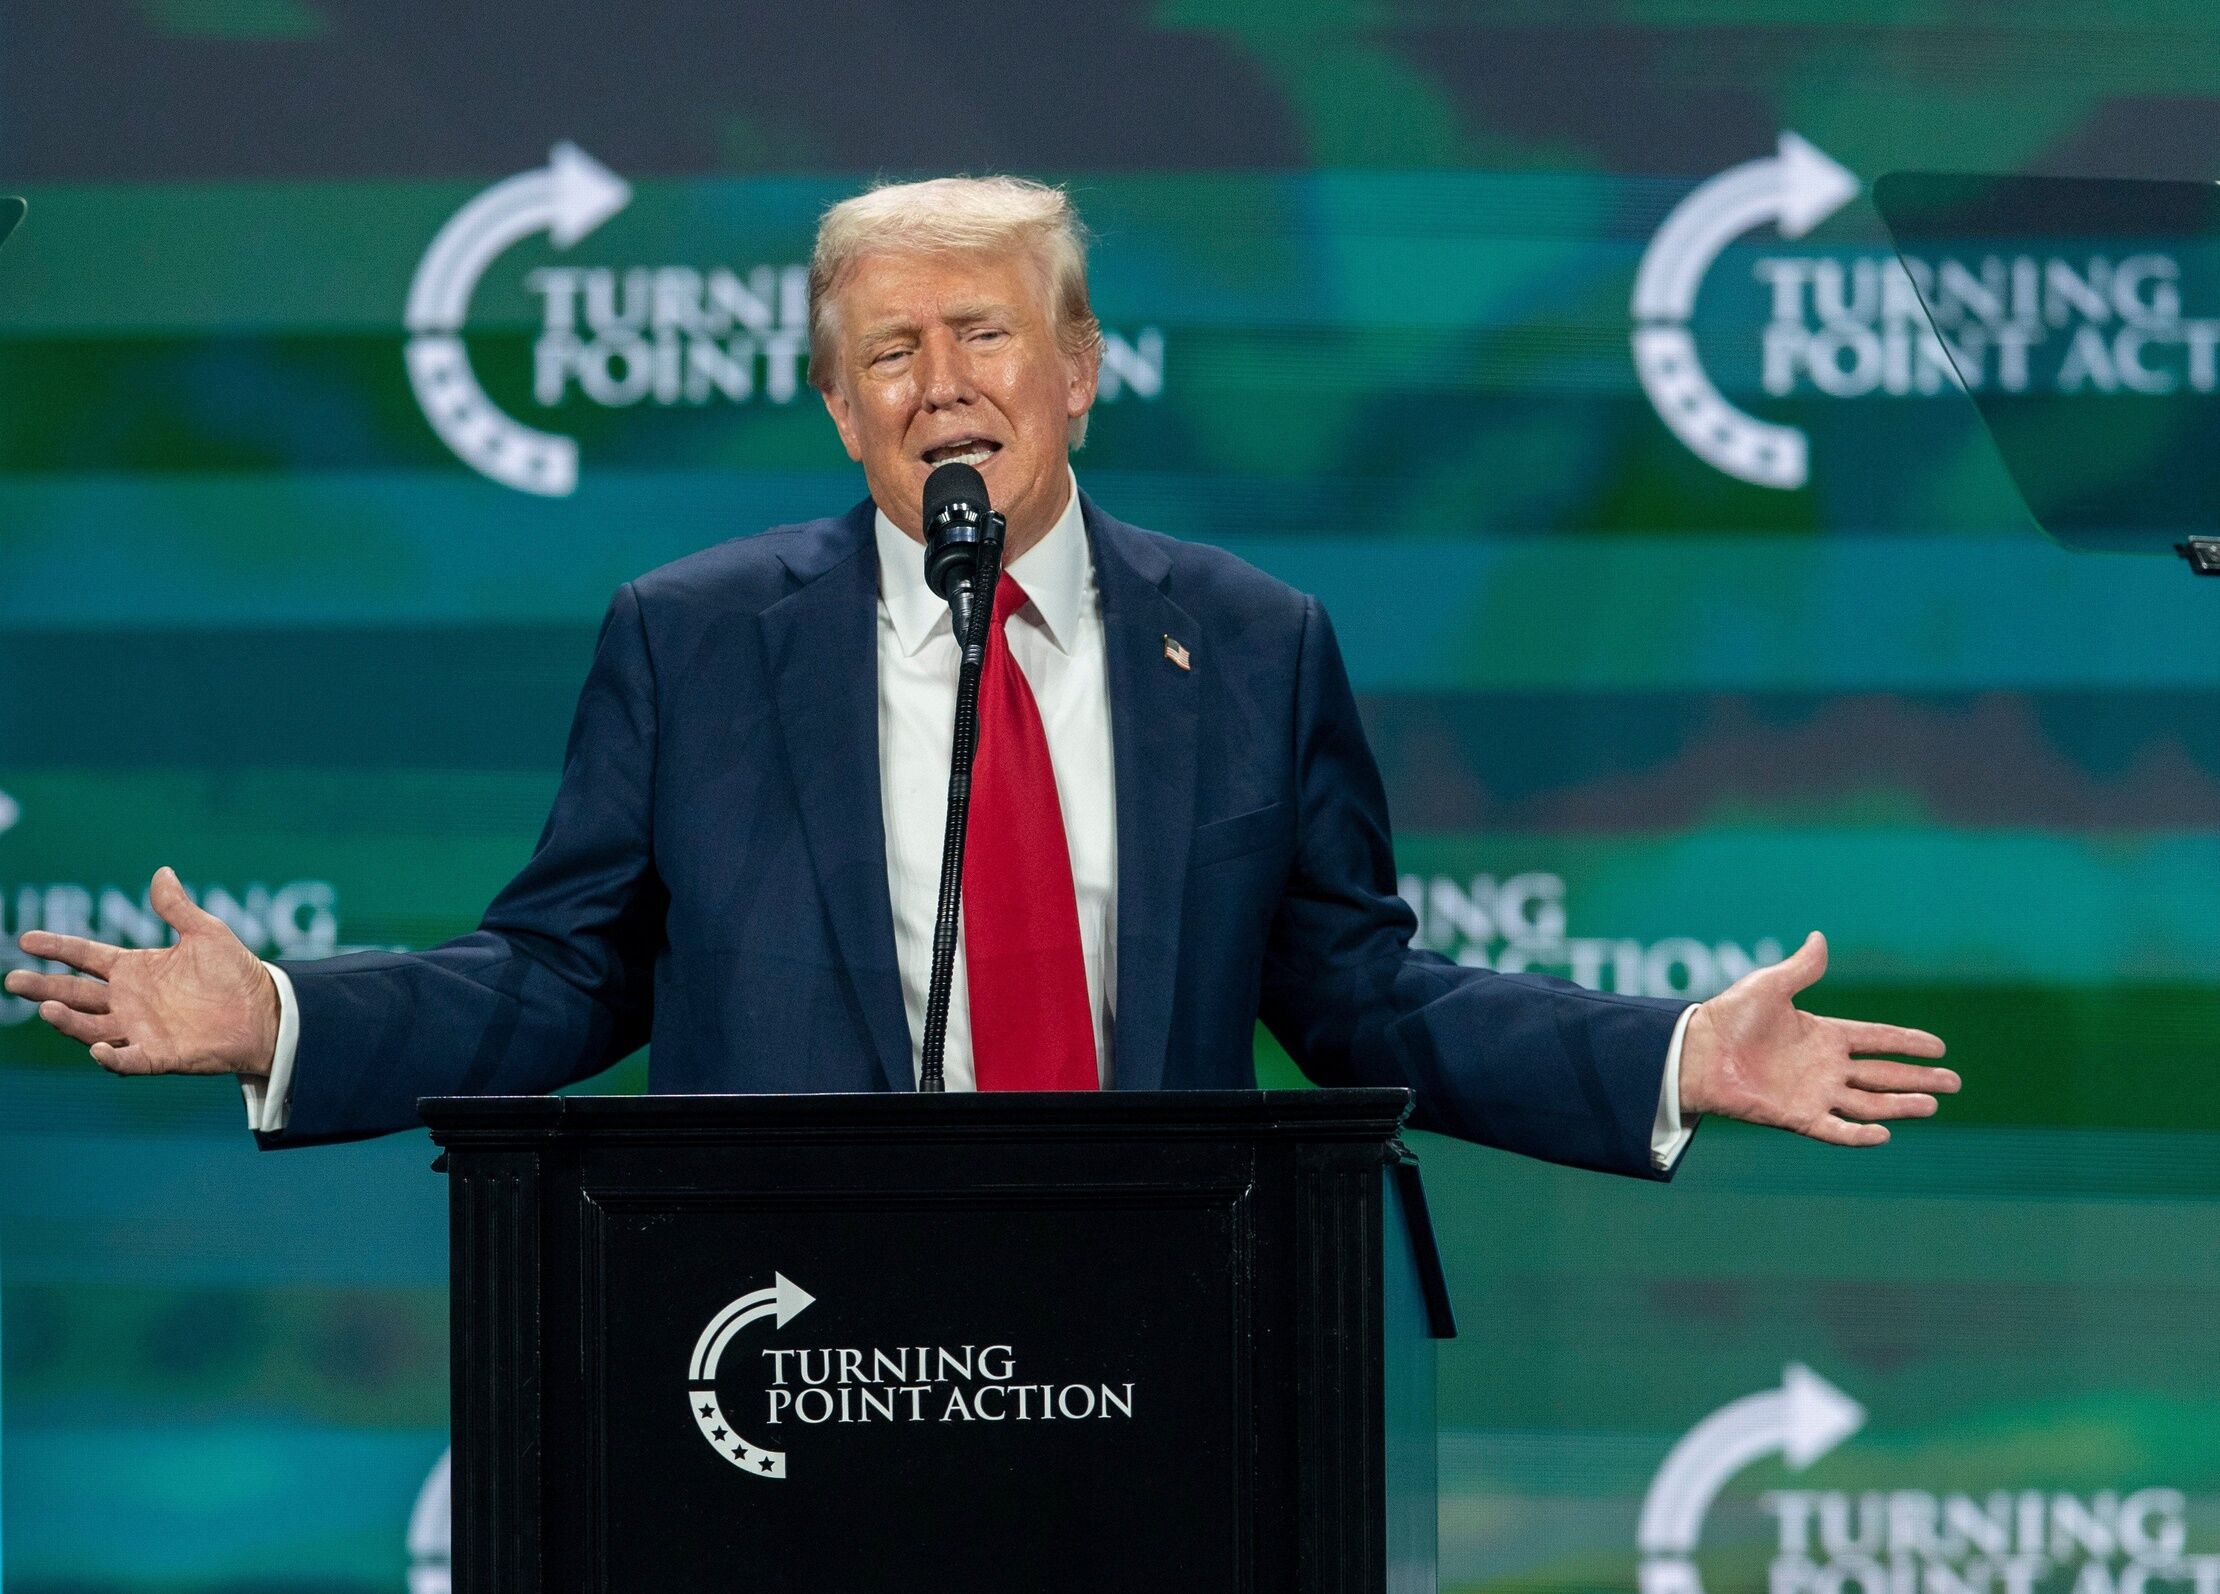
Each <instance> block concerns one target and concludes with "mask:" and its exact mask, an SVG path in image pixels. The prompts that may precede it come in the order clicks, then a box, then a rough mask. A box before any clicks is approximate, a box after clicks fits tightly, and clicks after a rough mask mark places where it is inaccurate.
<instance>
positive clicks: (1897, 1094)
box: [1835, 1090, 1935, 1123]
mask: <svg viewBox="0 0 2220 1594" xmlns="http://www.w3.org/2000/svg"><path fill="white" fill-rule="evenodd" d="M1835 1111H1836V1112H1838V1113H1840V1114H1842V1116H1843V1117H1845V1118H1849V1119H1852V1120H1854V1121H1856V1122H1859V1123H1879V1122H1883V1121H1885V1120H1888V1119H1891V1118H1932V1117H1934V1116H1935V1098H1934V1097H1932V1096H1922V1095H1919V1094H1918V1093H1916V1092H1913V1091H1899V1090H1853V1091H1851V1092H1850V1093H1849V1094H1848V1095H1846V1096H1845V1097H1844V1098H1843V1099H1842V1100H1841V1101H1840V1102H1838V1103H1837V1104H1836V1105H1835Z"/></svg>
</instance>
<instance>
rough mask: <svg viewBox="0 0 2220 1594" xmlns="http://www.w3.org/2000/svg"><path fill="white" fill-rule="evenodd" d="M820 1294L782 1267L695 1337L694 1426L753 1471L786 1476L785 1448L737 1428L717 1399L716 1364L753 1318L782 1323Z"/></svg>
mask: <svg viewBox="0 0 2220 1594" xmlns="http://www.w3.org/2000/svg"><path fill="white" fill-rule="evenodd" d="M816 1299H817V1297H816V1296H814V1295H812V1294H810V1293H809V1291H807V1290H805V1289H803V1288H802V1287H801V1286H800V1285H799V1284H796V1283H795V1282H794V1281H793V1280H792V1279H790V1278H788V1277H787V1276H786V1275H785V1274H784V1273H773V1274H772V1275H771V1283H770V1285H769V1287H768V1288H765V1289H760V1290H750V1291H749V1292H748V1293H747V1294H745V1295H743V1296H741V1297H740V1298H739V1299H738V1300H736V1301H733V1302H732V1303H730V1304H729V1305H727V1306H726V1307H725V1308H724V1310H723V1311H721V1312H719V1313H718V1314H717V1315H716V1316H715V1317H712V1318H711V1319H710V1320H709V1326H708V1327H707V1328H704V1329H703V1330H702V1331H701V1337H700V1338H699V1339H697V1340H695V1341H694V1355H693V1359H692V1360H691V1361H690V1362H689V1363H688V1364H687V1383H688V1388H687V1397H688V1406H689V1408H690V1410H691V1411H692V1413H693V1417H694V1426H695V1427H697V1428H699V1429H700V1430H701V1436H702V1437H703V1438H704V1439H706V1440H708V1441H709V1445H710V1448H711V1449H713V1450H715V1451H716V1452H717V1454H718V1455H720V1456H723V1457H724V1458H725V1460H726V1461H728V1462H730V1463H731V1464H732V1465H733V1466H735V1467H738V1468H739V1469H740V1470H741V1471H742V1472H745V1473H747V1474H748V1475H749V1476H750V1477H755V1478H783V1477H785V1476H786V1452H785V1451H783V1450H772V1449H768V1448H766V1447H765V1446H763V1445H759V1444H752V1443H750V1442H749V1441H748V1440H746V1439H743V1438H742V1437H741V1436H740V1435H739V1434H738V1433H736V1432H735V1431H734V1430H733V1426H732V1424H731V1423H730V1422H729V1421H727V1420H726V1418H725V1412H724V1407H723V1406H722V1405H721V1404H720V1403H719V1402H718V1400H717V1365H718V1363H719V1362H720V1361H722V1360H723V1359H724V1354H725V1347H726V1346H728V1345H730V1344H731V1343H732V1342H733V1340H734V1339H735V1338H736V1337H738V1335H739V1333H740V1331H741V1330H742V1329H744V1328H746V1327H747V1326H748V1325H749V1324H750V1323H755V1322H760V1321H761V1320H762V1319H764V1318H766V1317H769V1318H773V1319H775V1320H776V1321H775V1322H774V1324H773V1326H774V1327H777V1328H784V1327H785V1326H786V1325H787V1324H788V1323H790V1322H792V1321H793V1320H794V1318H795V1317H796V1316H798V1315H799V1314H800V1313H801V1312H803V1311H805V1310H807V1309H808V1307H809V1305H810V1303H811V1302H813V1301H815V1300H816Z"/></svg>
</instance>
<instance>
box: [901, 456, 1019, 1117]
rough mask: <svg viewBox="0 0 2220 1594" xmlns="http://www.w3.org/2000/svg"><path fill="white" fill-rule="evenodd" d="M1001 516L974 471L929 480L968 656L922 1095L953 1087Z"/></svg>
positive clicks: (928, 515) (959, 688) (933, 553)
mask: <svg viewBox="0 0 2220 1594" xmlns="http://www.w3.org/2000/svg"><path fill="white" fill-rule="evenodd" d="M1002 536H1003V525H1002V517H1001V516H1000V515H998V514H996V513H995V512H994V511H993V509H992V508H991V507H990V506H989V504H988V502H987V484H986V482H985V481H984V480H982V479H981V478H980V475H979V473H978V472H977V471H976V470H974V469H972V468H971V467H970V466H969V465H958V464H954V463H951V464H947V465H942V466H940V467H938V468H937V469H935V470H934V472H933V473H932V475H930V476H928V477H926V478H925V583H926V585H927V586H929V587H931V588H932V589H933V591H934V592H935V593H937V594H938V595H939V596H940V597H942V598H944V599H946V600H947V602H948V606H949V608H950V609H951V610H952V611H953V618H954V621H955V626H956V644H957V647H958V648H959V649H960V650H961V657H960V662H959V664H958V666H957V671H956V724H955V735H954V738H953V739H952V740H951V742H950V744H949V756H948V828H947V830H946V831H945V832H944V833H943V834H942V836H941V844H940V904H939V908H938V910H937V912H936V913H935V915H934V919H933V976H932V984H931V986H930V987H929V989H928V991H927V994H926V998H925V1042H924V1046H923V1049H922V1054H921V1057H920V1061H919V1068H918V1080H917V1088H918V1089H919V1090H921V1091H924V1092H927V1093H929V1094H932V1093H939V1092H942V1091H945V1090H946V1089H947V1088H948V1084H947V1071H946V1053H947V1049H948V1003H949V1000H950V992H951V987H952V985H953V983H954V981H955V977H956V933H957V927H958V926H959V925H960V924H961V923H962V917H961V916H962V911H963V889H964V838H965V835H966V832H967V829H968V826H969V822H970V818H971V766H972V763H973V760H974V759H975V758H976V756H977V754H978V750H979V674H980V671H981V670H982V669H984V668H985V666H986V662H987V640H988V633H989V629H990V627H992V625H993V624H994V590H995V588H996V587H997V586H998V585H1000V583H1001V580H1002Z"/></svg>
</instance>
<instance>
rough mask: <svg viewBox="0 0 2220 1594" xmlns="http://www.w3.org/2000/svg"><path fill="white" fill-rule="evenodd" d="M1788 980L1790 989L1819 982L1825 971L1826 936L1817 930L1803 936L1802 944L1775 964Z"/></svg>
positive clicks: (1793, 989)
mask: <svg viewBox="0 0 2220 1594" xmlns="http://www.w3.org/2000/svg"><path fill="white" fill-rule="evenodd" d="M1774 966H1775V967H1776V968H1777V969H1779V970H1780V972H1781V974H1782V975H1783V976H1784V977H1785V978H1786V979H1787V981H1788V988H1789V989H1790V990H1791V991H1801V990H1806V989H1808V988H1810V987H1811V986H1814V985H1817V984H1818V983H1819V977H1820V976H1821V975H1822V974H1825V973H1826V972H1827V938H1826V937H1825V936H1823V935H1821V934H1820V933H1819V932H1818V931H1817V930H1814V931H1812V933H1811V934H1809V935H1807V936H1805V937H1804V944H1803V945H1802V946H1800V947H1798V948H1797V949H1796V950H1795V951H1793V952H1791V953H1789V955H1788V956H1787V957H1785V958H1783V959H1781V961H1780V962H1779V963H1777V964H1776V965H1774Z"/></svg>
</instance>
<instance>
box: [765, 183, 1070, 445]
mask: <svg viewBox="0 0 2220 1594" xmlns="http://www.w3.org/2000/svg"><path fill="white" fill-rule="evenodd" d="M1014 250H1022V251H1023V252H1024V253H1025V254H1026V256H1027V257H1028V258H1029V259H1031V260H1032V262H1033V264H1034V266H1035V267H1036V268H1037V269H1038V270H1039V272H1040V274H1041V283H1042V286H1043V287H1044V288H1045V289H1046V295H1047V299H1048V307H1049V315H1050V318H1051V320H1052V322H1053V324H1054V326H1055V330H1056V341H1057V343H1058V344H1060V345H1061V346H1062V348H1063V350H1064V352H1065V353H1066V354H1068V355H1070V356H1072V357H1074V358H1076V359H1099V358H1100V357H1101V353H1102V325H1101V323H1100V322H1098V321H1096V320H1095V312H1094V306H1093V305H1092V304H1090V303H1089V302H1088V299H1087V230H1086V228H1085V227H1084V226H1083V225H1082V224H1081V223H1080V220H1079V212H1078V211H1077V210H1075V209H1074V208H1073V207H1072V202H1071V200H1070V199H1069V198H1067V197H1066V196H1065V194H1064V191H1063V190H1062V189H1060V188H1052V187H1050V186H1049V185H1048V184H1046V183H1036V182H1032V181H1030V180H1028V179H1026V178H1023V177H935V178H933V179H931V180H930V181H927V182H922V183H881V184H880V185H879V186H878V187H876V188H872V189H868V190H866V191H865V192H863V193H860V194H858V195H856V196H855V197H854V198H853V199H844V200H842V201H841V202H840V203H839V204H837V205H835V206H833V207H832V209H830V210H828V211H826V212H825V214H824V217H823V219H822V220H820V221H819V222H818V223H817V246H816V248H814V249H813V250H811V251H810V257H809V377H810V381H811V382H812V383H813V384H815V385H816V386H817V387H818V388H820V389H830V388H831V386H832V384H833V379H834V377H835V376H836V375H837V373H838V372H839V369H840V365H839V356H838V354H837V352H836V350H835V339H836V338H837V336H838V331H837V329H836V328H835V326H834V325H833V319H834V311H833V296H834V295H835V294H836V293H838V292H839V290H840V285H841V283H842V282H843V281H845V280H846V278H847V276H848V273H849V272H850V271H852V270H853V269H854V268H855V265H856V262H858V261H859V260H861V259H863V258H864V257H865V256H866V255H875V254H905V255H908V254H916V255H995V254H1006V253H1009V252H1011V251H1014ZM1086 437H1087V417H1086V416H1084V415H1080V416H1077V417H1075V418H1074V419H1073V420H1072V422H1071V431H1070V442H1071V446H1072V447H1073V448H1077V447H1078V446H1079V445H1080V444H1081V443H1082V442H1084V441H1085V440H1086Z"/></svg>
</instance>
